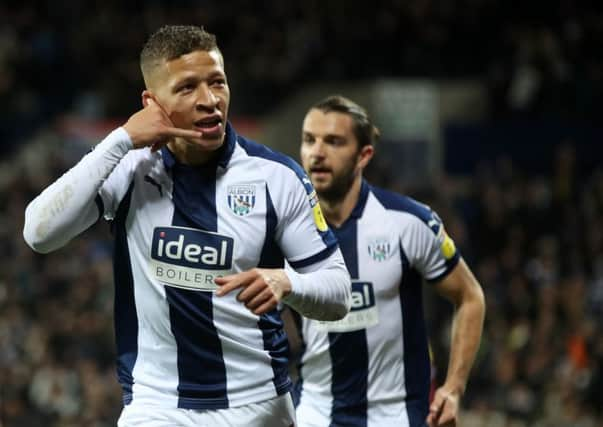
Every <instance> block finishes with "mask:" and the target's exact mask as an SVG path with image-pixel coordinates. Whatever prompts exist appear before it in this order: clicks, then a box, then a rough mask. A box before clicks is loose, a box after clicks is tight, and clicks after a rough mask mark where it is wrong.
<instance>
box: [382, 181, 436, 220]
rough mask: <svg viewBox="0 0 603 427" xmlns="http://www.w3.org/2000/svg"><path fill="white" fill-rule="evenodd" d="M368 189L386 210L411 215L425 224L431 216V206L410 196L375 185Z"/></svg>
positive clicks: (432, 213)
mask: <svg viewBox="0 0 603 427" xmlns="http://www.w3.org/2000/svg"><path fill="white" fill-rule="evenodd" d="M370 189H371V193H373V195H374V196H375V198H376V199H377V201H378V202H379V203H380V204H381V205H382V206H383V207H384V208H385V209H387V210H390V211H395V212H401V213H405V214H408V215H411V216H413V217H415V218H417V219H419V220H421V221H422V222H424V223H425V224H428V223H429V221H430V220H431V219H432V218H433V215H434V212H433V210H432V209H431V207H429V206H428V205H426V204H425V203H422V202H419V201H418V200H416V199H413V198H412V197H410V196H407V195H404V194H400V193H396V192H394V191H390V190H385V189H383V188H379V187H375V186H371V187H370Z"/></svg>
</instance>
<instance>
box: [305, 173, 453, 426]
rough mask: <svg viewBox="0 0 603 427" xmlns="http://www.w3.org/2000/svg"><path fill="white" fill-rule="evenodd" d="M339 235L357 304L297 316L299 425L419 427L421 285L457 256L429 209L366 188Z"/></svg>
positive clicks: (425, 386)
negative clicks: (329, 316)
mask: <svg viewBox="0 0 603 427" xmlns="http://www.w3.org/2000/svg"><path fill="white" fill-rule="evenodd" d="M333 231H334V233H335V235H336V236H337V239H338V240H339V245H340V248H341V251H342V253H343V255H344V259H345V263H346V267H347V268H348V271H349V273H350V276H351V278H352V308H351V311H350V313H349V314H348V315H347V316H346V317H345V318H344V319H342V320H340V321H336V322H321V321H315V320H310V319H299V320H300V322H301V334H302V339H303V344H304V351H303V354H302V356H301V361H300V362H301V363H300V371H299V373H300V380H299V382H298V383H297V385H296V388H295V394H296V396H295V397H296V400H298V402H297V404H298V408H297V414H298V421H299V422H300V425H302V426H304V425H310V424H311V425H315V426H325V427H326V426H331V425H346V426H369V427H371V426H375V427H377V426H378V427H381V426H390V425H396V426H422V425H423V423H424V420H425V418H426V416H427V412H428V396H429V386H430V362H429V354H428V343H427V333H426V328H425V322H424V315H423V302H422V284H423V282H424V281H427V282H434V281H437V280H439V279H441V278H443V277H444V276H446V275H447V274H448V273H449V272H450V271H451V270H452V269H453V268H454V266H455V265H456V264H457V262H458V260H459V256H460V255H459V253H458V251H457V250H456V248H455V246H454V243H453V241H452V240H451V239H450V237H448V235H447V234H446V231H445V230H444V226H443V224H442V221H441V220H440V218H439V217H438V216H437V214H436V213H435V212H434V211H432V210H431V209H430V208H429V207H428V206H426V205H424V204H421V203H419V202H417V201H415V200H413V199H411V198H409V197H405V196H402V195H399V194H395V193H392V192H389V191H385V190H382V189H379V188H376V187H371V186H370V185H369V184H368V183H366V182H363V183H362V187H361V193H360V198H359V201H358V203H357V205H356V207H355V208H354V210H353V212H352V214H351V216H350V218H348V220H347V221H346V222H345V223H344V224H342V226H341V227H339V228H336V229H335V228H333Z"/></svg>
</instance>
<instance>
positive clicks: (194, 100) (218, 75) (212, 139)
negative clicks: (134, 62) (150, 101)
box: [150, 50, 230, 151]
mask: <svg viewBox="0 0 603 427" xmlns="http://www.w3.org/2000/svg"><path fill="white" fill-rule="evenodd" d="M159 68H160V69H159V70H157V72H156V73H155V74H154V76H153V80H152V81H153V85H152V87H151V88H150V91H151V92H153V93H154V94H155V95H156V96H157V98H158V101H159V103H160V104H161V106H162V107H163V108H164V109H165V110H166V112H167V114H168V115H169V117H170V119H171V120H172V123H173V124H174V126H176V127H179V128H183V129H192V130H197V131H200V132H202V133H203V137H202V139H201V142H199V141H187V142H188V143H190V144H194V145H197V146H199V147H200V148H201V149H203V150H206V151H213V150H215V149H217V148H219V147H220V146H221V145H222V143H223V141H224V133H225V130H226V120H227V118H228V105H229V102H230V89H229V88H228V83H227V81H226V73H225V72H224V61H223V59H222V55H221V54H220V52H219V51H217V50H212V51H209V52H207V51H202V50H197V51H194V52H191V53H188V54H185V55H182V56H180V57H178V58H176V59H173V60H170V61H166V62H165V63H164V64H163V65H162V66H161V67H159Z"/></svg>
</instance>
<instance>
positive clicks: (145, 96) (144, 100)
mask: <svg viewBox="0 0 603 427" xmlns="http://www.w3.org/2000/svg"><path fill="white" fill-rule="evenodd" d="M149 99H153V94H152V93H151V92H150V91H148V90H147V89H145V90H143V91H142V94H141V100H142V106H143V107H146V106H147V105H149Z"/></svg>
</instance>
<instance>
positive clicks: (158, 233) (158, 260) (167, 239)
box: [149, 227, 234, 291]
mask: <svg viewBox="0 0 603 427" xmlns="http://www.w3.org/2000/svg"><path fill="white" fill-rule="evenodd" d="M233 249H234V240H233V239H232V238H231V237H228V236H223V235H220V234H217V233H211V232H207V231H202V230H196V229H191V228H183V227H156V228H155V230H153V241H152V244H151V260H150V263H149V266H150V269H151V274H152V275H153V277H155V278H156V279H157V280H159V281H161V282H163V283H165V284H167V285H170V286H176V287H180V288H185V289H193V290H202V291H213V290H215V289H217V286H216V284H215V283H214V279H215V278H216V277H219V276H223V275H225V274H229V273H230V271H231V269H232V256H233Z"/></svg>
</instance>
